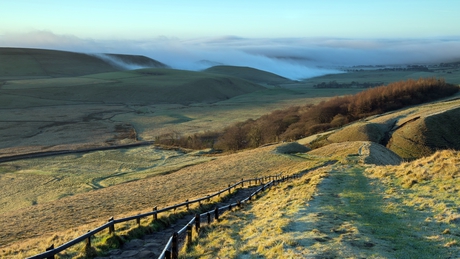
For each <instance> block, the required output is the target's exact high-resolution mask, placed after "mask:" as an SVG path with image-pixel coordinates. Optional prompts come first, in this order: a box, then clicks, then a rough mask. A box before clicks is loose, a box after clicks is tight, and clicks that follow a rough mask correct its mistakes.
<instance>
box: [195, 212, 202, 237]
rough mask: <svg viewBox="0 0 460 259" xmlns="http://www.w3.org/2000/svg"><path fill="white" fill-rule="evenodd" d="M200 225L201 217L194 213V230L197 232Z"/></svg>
mask: <svg viewBox="0 0 460 259" xmlns="http://www.w3.org/2000/svg"><path fill="white" fill-rule="evenodd" d="M200 227H201V217H200V214H195V231H196V233H198V231H199V230H200Z"/></svg>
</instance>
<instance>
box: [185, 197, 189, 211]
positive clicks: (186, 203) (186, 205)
mask: <svg viewBox="0 0 460 259" xmlns="http://www.w3.org/2000/svg"><path fill="white" fill-rule="evenodd" d="M185 207H187V210H188V209H189V207H188V199H187V200H185Z"/></svg>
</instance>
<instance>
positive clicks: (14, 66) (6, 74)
mask: <svg viewBox="0 0 460 259" xmlns="http://www.w3.org/2000/svg"><path fill="white" fill-rule="evenodd" d="M99 56H101V55H99ZM102 56H103V55H102ZM106 56H107V57H110V58H112V59H115V60H118V61H119V63H127V64H135V65H138V66H140V67H166V65H164V64H162V63H160V62H158V61H156V60H153V59H150V58H147V57H144V56H136V55H119V54H106ZM119 70H125V69H123V68H122V67H120V66H119V65H116V64H115V63H114V62H109V60H108V59H102V58H100V57H98V56H96V55H89V54H84V53H76V52H68V51H58V50H45V49H27V48H0V80H1V79H19V78H21V79H24V78H27V77H28V78H50V77H73V76H82V75H88V74H97V73H104V72H114V71H119Z"/></svg>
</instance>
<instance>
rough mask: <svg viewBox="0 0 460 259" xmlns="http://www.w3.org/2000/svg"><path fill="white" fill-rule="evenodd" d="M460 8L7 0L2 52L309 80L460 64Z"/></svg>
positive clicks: (349, 2) (398, 3)
mask: <svg viewBox="0 0 460 259" xmlns="http://www.w3.org/2000/svg"><path fill="white" fill-rule="evenodd" d="M458 10H460V1H457V0H436V1H434V0H417V1H414V0H385V1H382V0H373V1H369V0H298V1H297V0H283V1H269V0H265V1H260V0H251V1H249V0H246V1H242V0H232V1H210V0H194V1H185V0H181V1H179V0H176V1H174V0H171V1H164V0H163V1H157V0H130V1H126V0H123V1H122V0H111V1H105V0H97V1H94V0H78V1H75V0H66V1H62V0H60V1H58V0H15V1H11V0H0V47H30V48H48V49H59V50H68V51H77V52H88V53H96V52H97V53H99V52H102V53H114V52H116V53H124V54H140V55H146V56H149V57H151V58H153V59H156V60H159V61H161V62H163V63H166V64H168V65H170V66H172V67H176V68H181V69H195V70H197V69H201V68H203V67H206V66H209V65H210V64H229V65H243V66H244V65H246V66H254V67H256V68H259V69H264V70H268V71H270V72H278V73H282V74H284V75H286V76H288V77H291V78H295V77H308V76H312V75H315V73H321V72H320V71H321V70H324V71H323V72H327V69H331V67H334V66H337V65H366V64H371V63H372V64H397V63H405V62H406V63H407V62H437V61H438V60H445V59H449V58H451V59H455V58H460V55H459V54H460V28H459V27H458V25H459V24H460V15H458ZM204 61H206V62H204ZM277 67H278V68H277ZM325 67H327V69H325ZM280 71H281V72H280ZM286 71H291V72H290V73H287V72H286ZM302 71H303V72H302Z"/></svg>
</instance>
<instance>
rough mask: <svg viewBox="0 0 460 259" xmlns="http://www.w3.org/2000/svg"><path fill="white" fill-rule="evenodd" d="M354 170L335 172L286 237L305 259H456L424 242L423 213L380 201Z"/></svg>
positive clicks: (376, 185) (381, 192)
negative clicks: (292, 238) (290, 236)
mask: <svg viewBox="0 0 460 259" xmlns="http://www.w3.org/2000/svg"><path fill="white" fill-rule="evenodd" d="M363 171H364V168H362V167H359V166H353V167H352V166H347V165H341V166H335V167H334V169H333V170H332V171H331V172H330V173H329V177H327V178H325V179H324V180H323V182H322V183H321V184H320V185H319V188H318V193H317V195H316V196H315V198H314V199H313V200H312V201H310V202H309V204H308V206H307V207H305V208H304V209H302V210H300V211H299V212H298V213H297V215H295V216H294V217H295V218H296V221H295V222H294V223H292V224H291V225H290V226H289V227H288V228H287V229H286V231H288V232H292V233H296V234H297V235H298V236H297V237H298V238H297V240H298V242H299V243H298V245H299V246H302V247H303V248H305V250H306V251H307V253H308V255H306V256H307V257H306V258H457V257H455V256H454V255H452V254H449V252H448V251H446V249H443V247H442V243H440V242H438V241H437V240H435V239H430V238H429V236H430V234H431V235H432V234H433V233H432V232H434V231H435V230H434V229H435V226H430V225H429V224H428V223H426V222H425V219H426V218H427V217H429V216H430V215H429V213H428V212H421V211H416V210H414V208H411V207H408V206H404V205H402V204H401V203H400V202H398V201H393V200H392V198H391V196H389V195H385V189H384V188H383V186H382V185H381V183H380V182H378V181H376V180H372V179H370V178H367V177H366V176H365V175H364V173H363Z"/></svg>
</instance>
